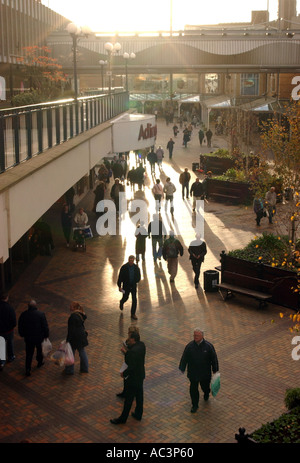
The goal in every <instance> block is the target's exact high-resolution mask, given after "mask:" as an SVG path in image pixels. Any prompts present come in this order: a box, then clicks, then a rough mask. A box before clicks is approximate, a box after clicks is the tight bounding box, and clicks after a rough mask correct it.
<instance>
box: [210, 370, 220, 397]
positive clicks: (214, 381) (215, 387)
mask: <svg viewBox="0 0 300 463" xmlns="http://www.w3.org/2000/svg"><path fill="white" fill-rule="evenodd" d="M220 387H221V380H220V373H219V372H218V371H217V372H216V373H214V374H213V375H212V378H211V385H210V388H211V393H212V395H213V397H216V395H217V394H218V392H219V390H220Z"/></svg>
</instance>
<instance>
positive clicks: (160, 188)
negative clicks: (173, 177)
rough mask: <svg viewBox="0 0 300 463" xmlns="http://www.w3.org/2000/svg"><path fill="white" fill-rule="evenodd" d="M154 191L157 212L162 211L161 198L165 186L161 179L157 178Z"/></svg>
mask: <svg viewBox="0 0 300 463" xmlns="http://www.w3.org/2000/svg"><path fill="white" fill-rule="evenodd" d="M152 193H153V196H154V199H155V210H156V212H158V211H160V208H161V200H162V198H163V196H164V189H163V186H162V185H161V183H160V179H159V178H157V179H156V183H155V185H154V186H153V188H152Z"/></svg>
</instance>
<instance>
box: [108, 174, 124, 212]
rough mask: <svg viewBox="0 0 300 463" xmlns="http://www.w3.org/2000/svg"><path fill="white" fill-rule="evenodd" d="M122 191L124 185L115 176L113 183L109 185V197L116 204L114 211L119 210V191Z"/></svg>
mask: <svg viewBox="0 0 300 463" xmlns="http://www.w3.org/2000/svg"><path fill="white" fill-rule="evenodd" d="M123 192H124V186H123V185H122V183H120V179H119V178H115V183H114V184H113V186H112V187H111V190H110V197H111V198H112V200H113V201H114V203H115V205H116V211H117V212H119V209H120V193H123Z"/></svg>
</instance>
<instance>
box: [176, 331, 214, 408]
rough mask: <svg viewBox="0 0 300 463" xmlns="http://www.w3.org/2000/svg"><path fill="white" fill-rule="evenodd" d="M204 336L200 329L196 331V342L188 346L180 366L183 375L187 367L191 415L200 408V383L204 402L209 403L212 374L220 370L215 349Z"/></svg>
mask: <svg viewBox="0 0 300 463" xmlns="http://www.w3.org/2000/svg"><path fill="white" fill-rule="evenodd" d="M203 336H204V335H203V332H202V331H201V330H200V329H199V328H196V329H195V330H194V341H191V342H190V343H189V344H187V345H186V347H185V349H184V352H183V354H182V357H181V360H180V364H179V370H180V371H181V372H182V373H184V372H185V368H186V366H187V377H188V378H189V380H190V396H191V399H192V409H191V413H195V412H196V411H197V409H198V406H199V390H198V385H199V383H200V386H201V389H202V391H203V392H204V400H205V401H207V400H208V398H209V393H210V381H211V376H212V375H211V372H212V371H213V373H216V372H217V371H218V370H219V363H218V357H217V354H216V351H215V348H214V346H213V345H212V344H211V343H210V342H208V341H206V340H205V339H204V337H203Z"/></svg>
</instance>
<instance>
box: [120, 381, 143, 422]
mask: <svg viewBox="0 0 300 463" xmlns="http://www.w3.org/2000/svg"><path fill="white" fill-rule="evenodd" d="M134 399H135V401H136V406H135V410H134V414H135V415H136V417H137V418H138V419H141V418H142V415H143V405H144V390H143V381H140V382H138V383H137V384H127V385H126V387H125V402H124V407H123V411H122V414H121V416H120V420H122V421H126V420H127V418H128V415H129V412H130V410H131V407H132V403H133V401H134Z"/></svg>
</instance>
